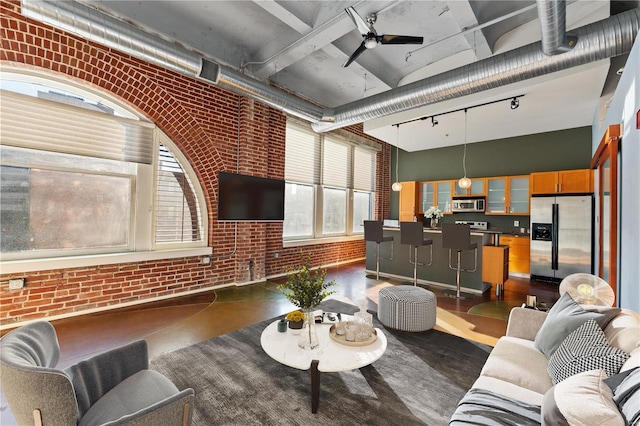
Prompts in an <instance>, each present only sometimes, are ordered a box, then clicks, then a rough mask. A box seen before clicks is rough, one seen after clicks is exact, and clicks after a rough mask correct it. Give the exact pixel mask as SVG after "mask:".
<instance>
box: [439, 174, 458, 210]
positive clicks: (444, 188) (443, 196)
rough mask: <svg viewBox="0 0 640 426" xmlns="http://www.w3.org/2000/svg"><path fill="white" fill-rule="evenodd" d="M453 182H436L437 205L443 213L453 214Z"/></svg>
mask: <svg viewBox="0 0 640 426" xmlns="http://www.w3.org/2000/svg"><path fill="white" fill-rule="evenodd" d="M453 182H455V181H452V180H439V181H436V182H435V184H436V201H435V202H436V205H437V206H438V208H439V209H440V211H442V213H451V191H452V188H453Z"/></svg>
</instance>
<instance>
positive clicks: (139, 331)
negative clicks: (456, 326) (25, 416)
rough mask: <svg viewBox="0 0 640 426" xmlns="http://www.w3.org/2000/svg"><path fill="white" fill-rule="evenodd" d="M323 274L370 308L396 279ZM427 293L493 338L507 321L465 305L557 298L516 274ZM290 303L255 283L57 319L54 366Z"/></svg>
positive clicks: (180, 341) (158, 348) (263, 315)
mask: <svg viewBox="0 0 640 426" xmlns="http://www.w3.org/2000/svg"><path fill="white" fill-rule="evenodd" d="M327 279H328V280H331V279H334V280H336V282H337V283H338V286H336V287H334V288H335V289H336V291H337V293H336V294H334V295H333V296H331V297H332V298H336V299H341V300H347V301H351V302H354V303H358V302H359V301H360V300H362V299H366V300H367V307H368V308H370V309H371V308H372V309H377V305H376V303H375V302H376V301H377V290H378V288H380V286H384V285H398V284H401V283H400V282H399V281H396V280H384V279H383V280H380V281H377V280H375V279H372V278H367V277H366V276H365V273H364V262H355V263H350V264H346V265H341V266H338V267H332V268H329V269H328V270H327ZM283 280H284V278H282V279H279V280H275V281H276V282H282V281H283ZM430 290H431V291H433V292H434V293H435V294H436V295H437V296H438V307H439V308H441V309H442V310H444V311H446V312H448V313H449V314H451V315H452V316H455V317H457V318H459V319H461V320H463V321H464V322H466V323H468V324H469V327H471V329H472V330H473V332H475V333H480V334H483V335H487V336H492V337H494V338H498V337H500V336H502V335H504V333H505V331H506V320H501V319H496V318H490V317H486V316H481V315H474V314H469V313H467V311H468V310H469V309H470V308H471V307H473V306H476V305H478V304H481V303H485V302H494V301H496V300H503V301H510V302H514V303H516V304H518V305H519V304H521V303H523V302H524V300H525V299H526V295H527V294H533V295H536V296H537V299H538V302H546V303H548V304H549V305H550V304H552V303H553V302H555V301H556V300H557V299H558V297H559V295H558V286H557V285H553V284H547V283H538V282H530V281H529V280H528V279H525V278H516V277H513V278H510V279H509V280H508V281H507V283H506V284H505V294H504V296H503V297H502V298H500V299H496V296H495V291H488V292H486V293H484V294H483V295H482V296H476V297H473V298H470V299H455V298H450V297H447V296H446V295H444V293H443V292H442V290H441V289H439V288H437V287H431V288H430ZM293 308H294V306H293V305H291V304H290V303H289V302H288V301H287V300H286V299H285V298H284V296H283V295H282V294H281V293H280V291H279V290H278V289H277V288H276V286H275V284H274V283H261V284H252V285H247V286H241V287H226V288H221V289H218V290H216V291H211V292H207V293H203V294H198V295H194V296H186V297H182V298H178V299H173V300H169V301H164V302H154V303H149V304H146V305H141V306H138V307H133V308H126V309H119V310H115V311H109V312H106V313H99V314H92V315H84V316H80V317H75V318H69V319H63V320H58V321H54V322H53V324H54V326H55V327H56V331H57V333H58V337H59V341H60V349H61V359H60V365H61V366H63V367H64V366H66V365H69V364H72V363H74V362H77V361H78V360H80V359H83V358H86V357H88V356H91V355H94V354H96V353H99V352H102V351H104V350H107V349H109V348H112V347H117V346H120V345H124V344H127V343H130V342H132V341H135V340H137V339H146V340H147V342H148V344H149V356H150V357H152V358H153V357H155V356H158V355H160V354H162V353H165V352H169V351H172V350H175V349H179V348H181V347H184V346H188V345H192V344H194V343H197V342H200V341H204V340H207V339H210V338H212V337H215V336H219V335H221V334H224V333H228V332H230V331H233V330H237V329H240V328H243V327H245V326H247V325H250V324H254V323H256V322H260V321H262V320H265V319H268V318H272V317H275V316H278V315H282V314H285V313H286V312H289V311H290V310H292V309H293ZM443 313H444V312H443ZM445 331H446V330H445ZM467 337H468V336H467ZM471 337H473V336H471Z"/></svg>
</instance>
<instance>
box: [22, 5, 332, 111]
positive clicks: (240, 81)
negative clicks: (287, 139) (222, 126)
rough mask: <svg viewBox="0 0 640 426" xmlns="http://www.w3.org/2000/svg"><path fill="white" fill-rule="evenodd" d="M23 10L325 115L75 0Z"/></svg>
mask: <svg viewBox="0 0 640 426" xmlns="http://www.w3.org/2000/svg"><path fill="white" fill-rule="evenodd" d="M21 12H22V14H23V15H24V16H26V17H27V18H31V19H35V20H38V21H40V22H43V23H45V24H48V25H52V26H54V27H56V28H60V29H63V30H65V31H69V32H70V33H73V34H77V35H79V36H80V37H82V38H84V39H87V40H91V41H93V42H96V43H100V44H102V45H104V46H107V47H110V48H113V49H116V50H119V51H121V52H124V53H127V54H129V55H131V56H134V57H136V58H139V59H142V60H144V61H147V62H149V63H152V64H155V65H158V66H161V67H163V68H167V69H170V70H173V71H175V72H178V73H181V74H185V75H187V76H190V77H196V78H200V79H203V80H206V81H208V82H211V83H214V84H217V85H219V86H220V87H222V88H224V89H227V90H229V91H231V92H234V93H237V94H239V95H242V96H247V97H249V98H253V99H256V100H258V101H260V102H263V103H266V104H267V105H269V106H272V107H274V108H276V109H279V110H282V111H285V112H287V113H289V114H292V115H295V116H297V117H299V118H302V119H304V120H307V121H318V120H321V119H323V109H322V108H321V107H319V106H317V105H314V104H312V103H311V102H307V101H305V100H303V99H300V98H298V97H296V96H294V95H291V94H289V93H286V92H284V91H282V90H278V89H275V88H273V87H272V86H269V85H267V84H265V83H262V82H260V81H258V80H255V79H251V78H249V77H246V76H245V75H243V74H241V73H239V72H236V71H234V70H231V69H229V68H226V67H224V66H222V65H220V64H216V63H214V62H211V61H209V60H207V59H203V58H202V56H200V55H199V54H197V53H195V52H192V51H190V50H188V49H185V48H184V47H182V46H179V45H178V44H176V43H172V42H169V41H167V40H165V39H163V38H160V37H158V36H156V35H152V34H149V33H147V32H145V31H143V30H141V29H140V28H137V27H135V26H133V25H130V24H127V23H125V22H122V21H120V20H118V19H116V18H113V17H111V16H109V15H107V14H105V13H103V12H100V11H99V10H97V9H94V8H92V7H89V6H86V5H84V4H81V3H78V2H75V1H55V2H53V1H41V0H38V1H32V0H22V1H21Z"/></svg>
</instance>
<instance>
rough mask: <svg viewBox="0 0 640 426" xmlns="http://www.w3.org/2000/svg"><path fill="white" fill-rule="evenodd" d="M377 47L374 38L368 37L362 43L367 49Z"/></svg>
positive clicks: (376, 41)
mask: <svg viewBox="0 0 640 426" xmlns="http://www.w3.org/2000/svg"><path fill="white" fill-rule="evenodd" d="M377 45H378V40H376V38H375V37H369V38H367V39H366V40H365V41H364V47H366V48H367V49H373V48H374V47H376V46H377Z"/></svg>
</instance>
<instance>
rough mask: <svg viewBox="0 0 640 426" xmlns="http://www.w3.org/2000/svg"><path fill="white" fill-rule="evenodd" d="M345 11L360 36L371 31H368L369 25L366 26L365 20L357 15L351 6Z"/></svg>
mask: <svg viewBox="0 0 640 426" xmlns="http://www.w3.org/2000/svg"><path fill="white" fill-rule="evenodd" d="M345 11H346V12H347V15H349V16H350V17H351V20H352V21H353V23H354V24H356V27H358V31H360V34H362V35H366V34H367V33H368V32H369V31H371V29H369V25H367V23H366V22H365V20H364V19H362V17H361V16H360V15H358V12H356V10H355V9H354V8H353V7H352V6H349V7H348V8H346V9H345Z"/></svg>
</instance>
